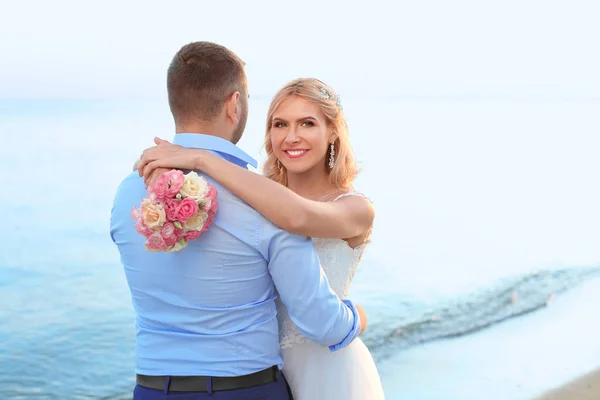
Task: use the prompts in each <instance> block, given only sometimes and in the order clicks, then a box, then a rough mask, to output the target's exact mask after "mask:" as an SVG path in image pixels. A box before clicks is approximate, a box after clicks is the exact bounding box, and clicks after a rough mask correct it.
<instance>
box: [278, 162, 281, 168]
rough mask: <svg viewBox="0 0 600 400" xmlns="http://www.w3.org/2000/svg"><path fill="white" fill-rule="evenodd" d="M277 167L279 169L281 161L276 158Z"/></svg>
mask: <svg viewBox="0 0 600 400" xmlns="http://www.w3.org/2000/svg"><path fill="white" fill-rule="evenodd" d="M277 168H279V169H281V163H280V162H279V160H277Z"/></svg>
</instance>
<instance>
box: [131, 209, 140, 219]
mask: <svg viewBox="0 0 600 400" xmlns="http://www.w3.org/2000/svg"><path fill="white" fill-rule="evenodd" d="M140 218H142V209H141V207H133V209H132V210H131V219H133V220H134V221H137V220H138V219H140Z"/></svg>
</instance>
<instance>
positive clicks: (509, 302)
mask: <svg viewBox="0 0 600 400" xmlns="http://www.w3.org/2000/svg"><path fill="white" fill-rule="evenodd" d="M267 107H268V99H260V98H258V99H253V100H252V101H251V104H250V118H249V122H248V127H247V130H246V133H245V135H244V138H243V139H242V141H241V142H240V146H241V147H242V148H244V149H245V150H246V151H247V152H248V153H250V154H252V155H254V156H255V158H257V159H258V160H259V162H262V160H263V159H264V152H263V151H262V148H261V144H262V140H263V135H264V125H265V123H264V118H265V116H266V109H267ZM344 110H345V112H346V114H347V116H348V122H349V126H350V129H351V137H352V142H353V144H354V148H355V151H356V155H357V158H358V160H359V161H360V164H361V167H362V173H361V174H360V176H359V178H358V180H357V182H356V186H357V190H359V191H361V192H363V193H365V194H366V195H367V196H368V197H369V198H370V199H371V200H372V201H373V202H374V204H375V207H376V222H375V227H374V234H373V240H372V243H371V244H370V245H369V247H368V248H367V250H366V253H365V254H364V257H363V261H362V263H361V266H360V268H359V270H358V272H357V275H356V278H355V280H354V282H353V285H352V289H351V293H350V296H351V298H352V299H353V300H355V301H356V302H358V303H359V304H361V305H363V306H364V307H365V309H366V310H367V312H368V314H369V324H370V325H369V328H368V330H367V332H366V333H365V335H364V340H365V343H366V344H367V345H368V347H369V348H370V350H371V351H372V353H373V355H374V357H375V359H376V361H377V364H378V367H379V369H380V372H381V375H382V379H383V382H384V386H385V388H386V398H389V399H401V398H402V399H411V400H418V399H450V400H452V399H495V398H497V399H505V400H506V399H508V400H510V399H526V398H531V395H532V394H533V393H539V392H541V391H543V390H545V389H546V388H550V387H553V386H556V385H557V384H558V383H559V382H562V381H564V380H567V379H570V378H571V377H572V376H573V375H576V374H578V373H579V372H581V371H579V370H578V368H579V369H585V368H593V367H595V366H598V365H600V344H599V343H598V342H599V341H598V340H597V337H598V336H597V335H596V336H594V335H587V336H586V335H584V336H581V332H598V331H600V329H598V327H599V326H600V321H599V320H598V317H597V316H598V314H597V312H596V313H595V318H594V317H593V315H594V310H597V309H596V308H595V306H594V305H595V304H598V301H600V295H597V294H596V293H598V292H600V291H598V290H595V289H594V290H589V289H588V290H587V291H586V289H585V288H586V287H590V286H589V285H592V286H591V287H594V288H596V289H597V288H598V285H597V282H598V281H599V278H600V245H599V243H600V229H598V227H600V207H599V206H598V205H599V204H600V185H598V171H600V157H598V149H599V148H600V119H599V118H598V115H600V102H599V101H595V100H583V99H582V100H576V99H575V100H573V99H571V100H565V99H554V100H552V99H550V100H539V99H538V100H535V99H518V98H514V99H494V98H477V99H468V98H462V99H452V98H446V99H433V98H432V99H426V98H424V99H403V98H398V99H346V100H345V102H344ZM173 132H174V128H173V123H172V120H171V117H170V114H169V112H168V107H167V104H166V102H163V101H147V100H145V101H116V100H97V101H92V100H0V139H1V140H2V145H0V185H1V186H2V188H3V189H2V190H1V191H0V210H2V211H1V214H2V217H3V218H2V219H3V224H2V229H0V243H1V244H0V249H1V250H2V251H0V305H1V307H0V398H2V399H29V398H32V399H45V398H48V399H92V398H93V399H126V398H130V397H131V390H132V387H133V385H134V372H133V368H134V365H133V362H134V354H133V349H134V347H133V345H134V328H133V322H134V315H133V311H132V307H131V302H130V298H129V292H128V289H127V285H126V282H125V279H124V275H123V271H122V269H121V266H120V264H119V257H118V252H117V249H116V247H115V246H114V245H113V243H112V242H111V240H110V237H109V234H108V226H109V215H110V209H111V206H112V199H113V196H114V194H115V190H116V187H117V185H118V184H119V182H120V180H121V179H122V178H123V177H124V176H125V175H126V174H128V173H129V172H130V171H131V169H132V165H133V163H134V161H135V160H136V159H137V157H138V156H139V154H140V153H141V151H142V150H143V149H144V148H146V147H148V146H150V145H152V138H153V137H154V136H159V137H162V138H164V139H171V138H172V137H173ZM594 285H595V286H594ZM584 294H585V295H584ZM583 310H587V311H585V312H584V311H583ZM577 313H579V314H577ZM573 315H580V316H581V317H580V318H578V319H577V318H569V317H570V316H571V317H572V316H573ZM548 324H550V325H548ZM552 324H554V325H552ZM571 324H572V325H571ZM557 335H560V337H561V340H562V342H560V343H562V346H565V348H569V349H570V350H568V351H567V350H566V349H565V348H561V349H558V348H556V347H554V346H552V345H547V346H542V345H541V344H540V343H544V340H547V339H548V338H549V337H557ZM507 340H510V341H511V342H510V349H511V353H510V357H507V353H506V346H504V345H503V344H502V343H504V344H506V341H507ZM536 346H542V347H541V348H538V347H536ZM532 349H536V351H533V350H532ZM542 353H543V354H550V355H552V358H551V360H552V362H553V363H557V365H564V366H569V368H566V367H565V368H563V369H555V370H553V372H552V374H551V375H544V374H542V373H538V375H535V376H536V379H535V380H533V381H532V379H531V371H537V372H539V371H546V370H548V368H547V365H548V358H547V357H541V356H540V354H542ZM474 354H478V355H479V357H474V356H473V355H474ZM482 354H486V355H487V356H486V357H485V358H483V357H482V356H481V355H482ZM584 356H585V357H586V358H585V362H584V361H582V360H583V359H584ZM491 360H494V362H493V363H494V367H493V368H499V370H500V369H501V370H502V371H503V372H502V374H496V375H494V374H492V375H493V376H495V378H494V379H496V380H495V381H493V382H491V381H490V379H492V378H490V376H489V374H488V375H486V373H489V372H490V371H491V370H492V367H491V365H492V363H491ZM596 361H597V362H596ZM513 363H514V365H513ZM516 365H518V366H520V369H519V368H514V366H516ZM524 366H525V367H526V368H527V369H526V370H524V369H523V368H525V367H524ZM457 371H463V372H461V373H457ZM494 371H496V369H494ZM524 371H528V372H524ZM528 374H529V375H528ZM409 377H410V379H408V378H409ZM484 377H485V379H483V378H484ZM474 382H477V383H476V384H474ZM507 382H508V384H507ZM528 382H529V383H530V384H528ZM531 382H535V385H533V384H532V383H531ZM465 388H470V389H469V390H466V389H465ZM491 388H493V390H492V389H491Z"/></svg>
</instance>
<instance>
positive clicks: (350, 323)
mask: <svg viewBox="0 0 600 400" xmlns="http://www.w3.org/2000/svg"><path fill="white" fill-rule="evenodd" d="M174 143H175V144H179V145H182V146H185V147H192V148H199V149H206V150H209V151H211V152H213V153H214V154H217V155H218V156H220V157H222V158H224V159H227V160H228V161H231V162H233V163H235V164H237V165H240V166H242V167H244V168H247V165H248V164H251V165H253V166H255V167H256V161H255V160H254V159H252V158H251V157H250V156H248V155H247V154H246V153H244V152H243V151H242V150H240V149H239V148H238V147H236V146H235V145H233V144H232V143H230V142H228V141H226V140H224V139H221V138H218V137H214V136H209V135H201V134H183V133H181V134H177V135H176V136H175V139H174ZM205 178H207V180H208V181H209V182H211V183H212V184H214V185H215V186H216V187H217V189H218V191H219V195H218V198H217V201H218V202H219V210H218V212H217V215H216V218H215V220H214V222H213V225H211V227H210V228H209V229H208V231H206V232H205V233H203V234H202V235H200V237H199V238H198V239H197V240H194V241H191V242H190V243H189V245H188V246H187V247H186V248H185V249H183V250H181V251H179V252H175V253H155V252H149V251H147V250H146V249H145V248H144V246H143V243H144V241H145V239H144V238H143V237H142V236H141V235H140V234H139V233H137V232H136V231H135V229H134V225H135V224H134V221H133V220H132V219H131V216H130V214H131V209H132V208H133V207H134V206H137V205H139V204H140V202H141V200H142V198H144V197H145V196H147V191H146V188H145V187H144V182H143V180H142V178H141V177H140V176H139V175H138V173H137V172H133V173H132V174H130V175H129V176H128V177H126V178H125V180H124V181H123V182H122V183H121V184H120V186H119V188H118V190H117V194H116V198H115V201H114V205H113V209H112V215H111V227H110V232H111V237H112V239H113V241H114V243H115V244H116V245H117V246H118V249H119V252H120V254H121V262H122V264H123V267H124V269H125V275H126V278H127V282H128V284H129V288H130V291H131V298H132V302H133V307H134V310H135V313H136V321H135V325H136V372H137V373H138V374H145V375H210V376H238V375H245V374H250V373H253V372H256V371H259V370H262V369H265V368H268V367H270V366H273V365H278V366H279V367H280V368H281V367H282V363H283V362H282V358H281V356H280V349H279V340H278V325H277V318H276V308H275V298H276V294H275V293H276V292H275V290H274V289H275V287H277V292H278V294H279V296H280V297H281V300H282V301H283V303H284V304H285V305H286V306H287V308H288V311H289V314H290V317H291V318H292V320H293V321H294V323H295V324H296V325H297V326H298V329H299V330H300V332H301V333H302V334H303V335H305V336H306V337H308V338H309V339H311V340H313V341H315V342H317V343H319V344H321V345H323V346H329V349H330V350H331V351H335V350H337V349H339V348H342V347H345V346H346V345H348V344H349V343H350V342H351V341H352V340H354V338H356V336H358V334H359V331H360V320H359V317H358V314H357V312H356V308H355V307H354V305H353V304H352V302H350V301H348V300H344V301H341V300H340V299H339V298H338V297H337V296H336V295H335V293H334V292H333V291H332V290H331V289H330V287H329V285H328V282H327V278H326V276H325V275H324V273H323V270H322V269H321V266H320V264H319V259H318V256H317V253H316V252H315V249H314V247H313V244H312V241H311V240H310V238H307V237H302V236H298V235H292V234H290V233H288V232H285V231H283V230H282V229H279V228H278V227H276V226H275V225H273V224H272V223H270V222H269V221H268V220H267V219H265V218H264V217H263V216H262V215H261V214H259V213H258V212H257V211H256V210H254V209H253V208H251V207H250V206H249V205H248V204H246V203H245V202H243V201H242V200H240V199H239V198H237V197H236V196H234V195H233V194H231V193H230V192H229V191H228V190H226V189H225V188H223V187H222V186H220V185H219V184H217V183H216V182H215V181H213V180H212V179H210V178H209V177H206V176H205ZM282 206H284V205H282Z"/></svg>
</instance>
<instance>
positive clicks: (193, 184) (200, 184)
mask: <svg viewBox="0 0 600 400" xmlns="http://www.w3.org/2000/svg"><path fill="white" fill-rule="evenodd" d="M179 193H181V195H182V196H183V197H191V198H192V199H194V200H196V201H200V200H202V199H203V198H204V196H206V194H207V193H208V184H207V183H206V181H205V180H204V178H201V177H199V176H198V174H197V173H196V172H194V171H192V172H190V173H189V174H187V175H185V178H184V181H183V186H182V187H181V190H180V191H179Z"/></svg>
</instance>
